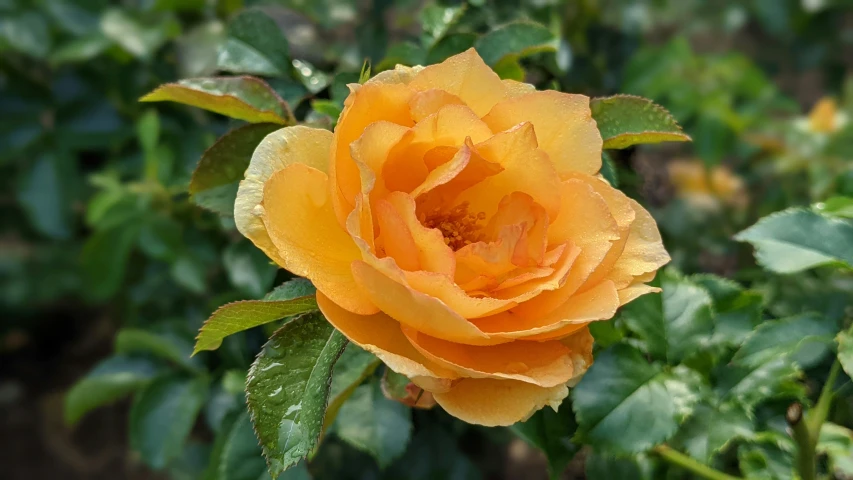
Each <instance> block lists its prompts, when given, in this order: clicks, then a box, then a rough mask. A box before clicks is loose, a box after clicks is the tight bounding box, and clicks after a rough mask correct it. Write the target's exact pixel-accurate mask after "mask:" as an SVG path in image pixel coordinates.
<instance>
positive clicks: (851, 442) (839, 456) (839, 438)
mask: <svg viewBox="0 0 853 480" xmlns="http://www.w3.org/2000/svg"><path fill="white" fill-rule="evenodd" d="M817 451H818V453H823V454H825V455H826V456H827V458H828V459H829V470H830V471H831V472H834V473H835V474H836V476H837V477H838V478H848V477H850V476H851V475H853V431H851V430H850V429H848V428H844V427H842V426H840V425H836V424H834V423H830V422H826V423H824V424H823V426H822V427H821V429H820V438H819V440H818V443H817Z"/></svg>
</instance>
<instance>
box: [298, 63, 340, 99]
mask: <svg viewBox="0 0 853 480" xmlns="http://www.w3.org/2000/svg"><path fill="white" fill-rule="evenodd" d="M293 68H294V70H295V71H296V76H297V78H299V79H300V80H302V85H304V86H305V88H307V89H308V91H309V92H311V93H315V94H316V93H319V92H320V91H322V90H323V89H325V88H326V87H328V86H329V83H331V81H332V79H331V78H330V77H329V76H328V75H326V74H325V73H323V71H322V70H320V69H319V68H316V67H315V66H314V65H311V64H310V63H308V62H306V61H305V60H294V61H293Z"/></svg>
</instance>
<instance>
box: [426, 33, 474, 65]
mask: <svg viewBox="0 0 853 480" xmlns="http://www.w3.org/2000/svg"><path fill="white" fill-rule="evenodd" d="M476 41H477V35H476V34H473V33H456V34H453V35H448V36H446V37H444V38H442V39H441V40H440V41H439V42H438V43H436V44H435V45H433V46H432V48H430V49H429V51H428V52H427V57H426V63H427V64H428V65H431V64H434V63H440V62H443V61H445V60H447V59H448V58H450V57H452V56H453V55H456V54H457V53H462V52H464V51H465V50H468V49H469V48H471V47H473V46H474V42H476Z"/></svg>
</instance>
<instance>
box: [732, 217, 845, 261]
mask: <svg viewBox="0 0 853 480" xmlns="http://www.w3.org/2000/svg"><path fill="white" fill-rule="evenodd" d="M734 238H735V240H738V241H740V242H749V243H751V244H752V246H753V247H755V256H756V260H758V263H759V264H760V265H761V266H762V267H764V268H766V269H768V270H771V271H773V272H777V273H794V272H799V271H802V270H806V269H809V268H813V267H817V266H819V265H826V264H829V263H833V262H844V263H846V264H847V265H848V266H853V223H851V222H850V221H849V220H842V219H837V218H831V217H828V216H825V215H822V214H820V213H817V212H814V211H811V210H803V209H799V208H790V209H788V210H784V211H781V212H777V213H774V214H772V215H769V216H767V217H764V218H762V219H761V220H759V221H758V223H756V224H755V225H753V226H751V227H749V228H747V229H746V230H744V231H742V232H740V233H738V234H737V235H735V237H734Z"/></svg>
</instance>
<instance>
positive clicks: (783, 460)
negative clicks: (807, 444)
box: [737, 432, 799, 480]
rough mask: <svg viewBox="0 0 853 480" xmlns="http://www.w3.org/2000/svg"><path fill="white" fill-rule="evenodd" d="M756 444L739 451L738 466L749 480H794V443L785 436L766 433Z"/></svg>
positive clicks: (745, 446)
mask: <svg viewBox="0 0 853 480" xmlns="http://www.w3.org/2000/svg"><path fill="white" fill-rule="evenodd" d="M762 435H763V437H762V438H760V439H759V441H757V442H755V443H749V444H746V445H741V446H740V448H738V451H737V457H738V465H739V466H740V471H741V472H742V473H743V475H744V477H745V478H748V479H749V480H794V479H795V478H799V477H798V476H797V475H796V474H795V473H794V457H795V451H794V446H793V442H792V441H791V439H790V438H789V437H787V436H785V435H782V434H780V433H776V432H764V433H763V434H762Z"/></svg>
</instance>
